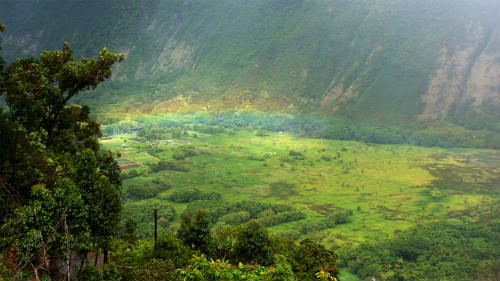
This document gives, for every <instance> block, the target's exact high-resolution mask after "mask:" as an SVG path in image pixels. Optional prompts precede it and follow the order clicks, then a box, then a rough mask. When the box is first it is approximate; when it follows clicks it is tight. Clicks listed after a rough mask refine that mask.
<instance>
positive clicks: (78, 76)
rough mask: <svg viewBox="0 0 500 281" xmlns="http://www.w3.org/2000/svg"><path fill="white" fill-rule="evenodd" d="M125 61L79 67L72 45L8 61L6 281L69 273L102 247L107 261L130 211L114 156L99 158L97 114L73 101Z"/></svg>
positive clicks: (1, 86)
mask: <svg viewBox="0 0 500 281" xmlns="http://www.w3.org/2000/svg"><path fill="white" fill-rule="evenodd" d="M3 29H4V26H3V25H0V31H3ZM121 60H122V56H120V55H116V54H113V53H110V52H109V51H107V50H106V49H103V50H102V51H101V52H100V53H99V57H98V59H96V60H94V59H82V60H81V61H75V60H74V58H73V57H72V50H71V48H70V47H69V46H68V45H67V44H64V46H63V48H62V49H61V50H60V51H46V52H43V53H42V54H41V55H40V59H35V58H23V59H18V60H16V61H15V62H14V63H12V64H9V65H7V66H4V64H3V60H1V58H0V96H1V97H2V98H4V99H5V102H6V104H7V105H8V111H7V112H5V113H4V112H2V111H0V131H1V132H2V133H1V135H0V251H1V252H2V257H3V258H5V259H6V260H5V261H2V267H1V272H0V274H1V275H2V277H1V278H2V279H3V278H6V279H8V278H13V279H18V278H20V279H30V278H36V279H40V278H42V276H47V277H49V276H50V278H57V277H56V276H58V275H60V272H58V271H59V269H58V264H57V263H59V264H61V265H64V268H66V269H69V268H70V267H71V260H72V259H74V258H75V257H79V258H80V259H81V258H82V257H84V256H86V255H87V253H88V252H90V251H92V250H98V249H100V248H101V249H104V256H105V257H104V259H107V254H108V251H109V249H110V248H111V241H112V240H113V239H114V237H115V236H116V232H117V230H118V223H119V220H120V216H119V214H120V211H121V207H122V205H121V199H120V190H119V188H120V186H121V180H120V174H119V166H118V164H117V162H116V161H115V160H114V157H115V155H114V154H113V153H111V152H99V143H98V138H99V137H100V136H101V132H100V129H99V123H97V122H96V121H94V120H93V119H92V118H90V116H89V113H90V110H89V108H88V107H81V106H77V105H72V106H67V105H66V103H67V101H68V100H69V99H71V98H72V97H73V96H75V95H77V94H78V93H79V92H81V91H83V90H87V89H92V88H95V87H96V86H97V85H98V84H100V83H101V82H103V81H104V80H105V79H106V78H108V77H109V76H110V75H111V66H112V65H113V64H114V63H116V62H119V61H121ZM5 266H6V267H5ZM6 273H7V275H5V274H6ZM67 278H68V280H69V278H70V274H67Z"/></svg>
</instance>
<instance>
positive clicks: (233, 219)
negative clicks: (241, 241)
mask: <svg viewBox="0 0 500 281" xmlns="http://www.w3.org/2000/svg"><path fill="white" fill-rule="evenodd" d="M249 220H250V213H249V212H247V211H239V212H236V213H230V214H227V215H224V216H222V217H221V218H220V219H219V222H222V223H225V224H229V225H236V224H242V223H245V222H247V221H249Z"/></svg>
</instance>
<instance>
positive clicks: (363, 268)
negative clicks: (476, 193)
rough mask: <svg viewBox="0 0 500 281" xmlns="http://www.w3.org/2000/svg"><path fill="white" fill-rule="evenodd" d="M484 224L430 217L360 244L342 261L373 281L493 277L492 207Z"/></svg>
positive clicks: (499, 266) (495, 227)
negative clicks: (434, 219) (417, 223)
mask: <svg viewBox="0 0 500 281" xmlns="http://www.w3.org/2000/svg"><path fill="white" fill-rule="evenodd" d="M493 216H494V218H493V220H491V222H490V223H486V224H484V223H471V224H467V225H465V224H463V223H460V222H459V221H450V222H434V223H429V224H424V225H420V226H418V227H415V228H413V229H411V230H407V231H403V232H399V233H396V234H395V236H394V237H393V238H391V239H387V240H382V241H380V242H376V243H366V244H362V245H360V246H358V247H356V248H353V249H349V250H346V251H345V253H343V255H342V256H343V259H344V260H343V264H344V265H348V266H349V268H350V269H351V270H352V271H353V272H355V273H356V274H358V275H359V276H360V277H361V278H368V277H376V278H377V280H441V279H445V280H498V279H499V278H500V275H499V272H500V262H499V260H498V246H499V245H500V235H499V233H500V227H499V225H500V224H499V223H500V222H499V220H498V211H497V212H496V213H495V214H493Z"/></svg>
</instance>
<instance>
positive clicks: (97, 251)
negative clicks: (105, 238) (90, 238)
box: [94, 247, 99, 266]
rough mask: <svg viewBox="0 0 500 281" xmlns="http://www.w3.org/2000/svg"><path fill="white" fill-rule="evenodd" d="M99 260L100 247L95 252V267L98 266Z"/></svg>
mask: <svg viewBox="0 0 500 281" xmlns="http://www.w3.org/2000/svg"><path fill="white" fill-rule="evenodd" d="M98 258H99V247H97V249H96V250H95V260H94V266H97V259H98Z"/></svg>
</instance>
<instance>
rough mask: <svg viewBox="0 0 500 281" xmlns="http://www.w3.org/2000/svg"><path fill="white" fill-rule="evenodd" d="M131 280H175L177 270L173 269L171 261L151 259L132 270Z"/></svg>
mask: <svg viewBox="0 0 500 281" xmlns="http://www.w3.org/2000/svg"><path fill="white" fill-rule="evenodd" d="M117 280H118V279H117ZM133 280H138V281H149V280H155V281H172V280H177V270H176V269H175V267H174V264H173V262H172V260H161V259H151V260H150V261H149V262H148V263H147V264H144V265H141V266H139V267H137V269H135V270H134V277H133Z"/></svg>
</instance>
